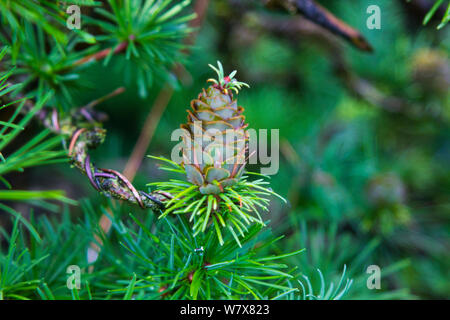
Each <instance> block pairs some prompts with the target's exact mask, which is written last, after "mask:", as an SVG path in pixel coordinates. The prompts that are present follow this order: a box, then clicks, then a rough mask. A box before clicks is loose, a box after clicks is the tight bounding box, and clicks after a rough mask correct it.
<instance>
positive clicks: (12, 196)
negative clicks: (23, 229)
mask: <svg viewBox="0 0 450 320" xmlns="http://www.w3.org/2000/svg"><path fill="white" fill-rule="evenodd" d="M5 53H6V48H3V50H2V51H1V52H0V61H1V59H2V58H3V57H4V55H5ZM12 72H13V71H9V72H4V73H1V74H0V98H2V97H4V96H5V95H6V94H8V93H11V92H12V91H14V90H16V89H18V88H20V87H21V85H20V84H16V85H10V84H9V83H8V78H9V77H10V76H11V74H12ZM49 96H50V95H49V94H48V95H47V96H46V97H44V98H43V99H42V100H41V103H39V104H36V105H35V106H33V107H32V108H31V109H30V110H29V111H28V112H27V114H26V115H25V116H24V117H22V118H21V119H20V120H18V121H17V118H19V114H20V111H21V109H22V108H24V106H25V102H26V100H25V99H20V100H15V101H11V102H8V103H6V104H3V105H2V106H0V110H3V109H5V108H14V105H15V104H18V106H17V107H15V110H14V112H13V114H12V116H11V117H10V118H9V119H8V121H6V122H5V121H0V182H1V183H2V184H3V185H4V186H5V187H6V190H0V200H3V201H5V200H9V201H33V202H35V203H36V202H38V203H39V202H40V203H41V204H45V202H43V200H45V199H47V200H50V199H52V200H60V201H63V202H68V203H72V204H73V203H75V201H72V200H70V199H68V198H67V197H65V196H64V192H63V191H60V190H48V191H28V190H12V188H13V185H12V184H11V183H10V182H9V181H8V180H7V179H6V178H5V175H6V174H8V173H11V172H23V171H24V170H25V169H26V168H29V167H34V166H38V165H39V166H41V165H48V164H52V163H58V162H66V161H67V160H66V158H65V152H64V151H62V150H57V149H58V148H59V146H60V144H61V138H60V137H57V136H53V137H49V136H50V132H49V130H43V131H42V132H41V133H39V134H37V135H36V136H34V137H33V138H32V139H30V140H29V141H27V142H26V143H25V144H24V145H22V146H21V147H18V148H16V149H15V150H14V151H12V152H11V151H8V152H9V154H6V153H4V152H5V149H6V148H7V147H8V146H10V145H11V144H12V143H13V142H14V141H15V139H16V138H17V136H18V135H19V134H20V133H21V132H22V131H23V130H24V129H25V127H26V126H27V125H28V124H29V122H30V121H31V119H32V118H33V116H35V115H36V113H37V112H39V110H41V109H42V107H43V105H44V103H45V102H46V101H47V99H48V97H49ZM55 149H56V150H55ZM2 152H3V153H2ZM0 208H1V209H3V210H5V211H6V212H9V213H10V214H12V215H14V216H16V217H17V219H23V218H21V214H20V213H19V212H17V211H16V210H14V209H12V208H10V207H9V206H7V205H5V204H2V203H0ZM24 223H25V224H26V225H27V226H28V227H29V229H30V231H33V227H32V226H31V225H30V224H29V223H27V222H24Z"/></svg>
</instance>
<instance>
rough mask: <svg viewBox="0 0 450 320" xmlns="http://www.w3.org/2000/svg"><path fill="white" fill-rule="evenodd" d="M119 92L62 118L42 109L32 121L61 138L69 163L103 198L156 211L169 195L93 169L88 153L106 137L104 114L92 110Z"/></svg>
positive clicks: (29, 105)
mask: <svg viewBox="0 0 450 320" xmlns="http://www.w3.org/2000/svg"><path fill="white" fill-rule="evenodd" d="M123 91H124V89H123V88H119V89H116V90H115V91H114V92H112V93H110V94H108V95H106V96H104V97H101V98H99V99H97V100H95V101H93V102H91V103H89V104H88V105H86V106H84V107H82V108H79V109H76V110H75V111H73V112H72V113H68V114H67V115H64V116H60V115H59V113H58V111H57V109H56V108H46V109H42V110H40V111H39V112H38V113H37V114H36V118H38V119H39V121H40V122H41V123H42V124H43V125H44V126H45V127H46V128H48V129H50V130H51V131H52V132H54V133H56V134H59V135H61V136H62V137H64V139H65V141H67V142H68V148H67V151H68V157H69V158H70V162H71V163H72V165H73V166H74V167H75V168H77V169H78V170H79V171H80V172H81V173H83V174H84V175H86V176H87V177H88V179H89V182H90V183H91V185H92V186H93V187H94V189H96V190H97V191H99V192H101V193H102V194H104V195H106V196H110V197H113V198H115V199H119V200H123V201H126V202H129V203H132V204H137V205H139V206H140V207H141V208H143V209H145V208H150V209H152V210H159V209H162V208H164V201H166V200H168V199H170V197H171V196H170V195H169V194H167V193H160V192H157V191H155V192H151V193H148V192H144V191H140V190H137V189H136V188H135V187H134V186H133V184H132V183H131V182H130V181H129V180H128V179H127V178H126V177H125V176H124V175H122V174H121V173H120V172H118V171H116V170H113V169H104V168H97V167H96V166H95V165H94V164H93V163H92V161H91V158H90V155H89V153H88V151H89V150H90V149H95V148H96V147H98V146H99V145H100V144H102V143H103V141H104V140H105V136H106V130H105V129H103V128H101V122H102V121H104V120H105V119H106V115H105V114H103V113H100V112H97V111H95V110H93V107H94V106H95V105H97V104H98V103H100V102H102V101H104V100H105V99H108V98H110V97H112V96H115V95H117V94H120V93H122V92H123ZM32 107H33V102H32V101H31V100H27V101H26V108H24V110H25V111H27V110H30V108H32Z"/></svg>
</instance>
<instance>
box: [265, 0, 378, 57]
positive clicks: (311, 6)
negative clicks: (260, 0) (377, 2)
mask: <svg viewBox="0 0 450 320" xmlns="http://www.w3.org/2000/svg"><path fill="white" fill-rule="evenodd" d="M264 2H265V3H266V5H267V6H268V7H283V8H285V9H287V10H288V11H290V12H292V13H300V14H302V15H303V16H304V17H305V18H306V19H308V20H310V21H312V22H314V23H315V24H317V25H320V26H322V27H323V28H325V29H327V30H329V31H330V32H332V33H333V34H335V35H337V36H339V37H341V38H343V39H345V40H347V41H348V42H350V43H351V44H352V45H354V46H355V47H356V48H358V49H360V50H362V51H366V52H372V51H373V49H372V46H371V45H370V44H369V42H368V41H367V40H366V39H365V38H364V36H363V35H362V34H361V33H360V32H359V31H357V30H356V29H354V28H353V27H351V26H349V25H348V24H346V23H345V22H343V21H342V20H340V19H339V18H337V17H336V16H334V15H333V14H332V13H331V12H329V11H328V10H327V9H325V8H324V7H322V6H321V5H319V4H317V3H316V2H315V1H313V0H264Z"/></svg>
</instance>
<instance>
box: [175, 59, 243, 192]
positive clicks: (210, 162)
mask: <svg viewBox="0 0 450 320" xmlns="http://www.w3.org/2000/svg"><path fill="white" fill-rule="evenodd" d="M210 67H211V68H213V69H214V70H215V71H216V72H217V74H218V78H219V79H218V80H215V79H209V80H208V81H209V82H212V85H211V86H209V87H208V88H207V89H206V90H205V89H203V90H202V92H201V93H200V94H199V95H198V98H197V99H194V100H192V101H191V108H192V110H188V117H187V118H188V122H187V124H184V125H181V128H183V129H185V135H184V137H183V141H184V145H185V147H184V149H183V164H184V168H185V170H186V175H187V179H188V181H189V182H191V183H193V184H195V185H197V186H199V190H200V192H201V193H202V194H220V193H222V192H223V190H224V188H225V187H229V186H233V185H234V184H236V183H237V181H238V179H239V178H240V176H241V175H242V173H243V171H244V167H245V157H246V150H247V144H248V132H247V130H246V128H247V126H248V124H246V123H245V117H244V116H243V115H242V113H243V111H244V108H242V107H240V106H238V105H237V101H236V100H233V92H234V93H236V94H237V93H238V92H239V91H238V90H239V89H241V87H242V86H247V87H248V85H247V84H245V83H242V82H238V81H237V80H236V79H234V78H233V77H234V75H235V74H236V71H233V72H232V73H231V74H230V75H229V76H226V77H224V75H223V68H222V65H221V63H220V62H218V69H217V68H215V67H213V66H212V65H210Z"/></svg>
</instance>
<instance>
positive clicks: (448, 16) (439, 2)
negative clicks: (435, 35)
mask: <svg viewBox="0 0 450 320" xmlns="http://www.w3.org/2000/svg"><path fill="white" fill-rule="evenodd" d="M447 2H448V0H447ZM444 3H445V0H436V2H435V3H434V5H433V6H432V7H431V9H430V11H428V13H427V15H426V16H425V18H423V24H424V25H426V24H427V23H428V22H429V21H430V20H431V18H433V16H434V14H435V13H436V11H437V10H438V9H439V7H440V6H441V5H443V4H444ZM449 21H450V3H449V4H448V5H447V9H446V10H445V14H444V16H443V17H442V20H441V23H440V24H439V25H438V26H437V29H442V28H443V27H445V25H446V24H447V23H448V22H449Z"/></svg>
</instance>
